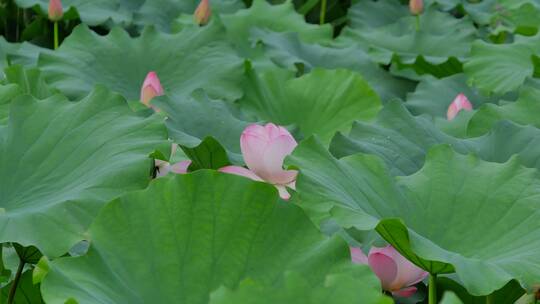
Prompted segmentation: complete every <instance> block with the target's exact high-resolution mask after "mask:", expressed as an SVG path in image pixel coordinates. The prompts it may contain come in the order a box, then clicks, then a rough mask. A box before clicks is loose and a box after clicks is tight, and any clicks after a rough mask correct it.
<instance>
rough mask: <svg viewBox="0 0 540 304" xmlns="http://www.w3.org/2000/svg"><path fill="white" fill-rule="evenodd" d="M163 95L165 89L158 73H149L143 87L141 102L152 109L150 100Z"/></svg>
mask: <svg viewBox="0 0 540 304" xmlns="http://www.w3.org/2000/svg"><path fill="white" fill-rule="evenodd" d="M161 95H163V88H162V87H161V82H160V81H159V78H158V76H157V74H156V72H150V73H148V75H146V78H145V79H144V83H143V85H142V87H141V102H142V103H143V104H145V105H146V106H147V107H150V100H152V98H154V97H156V96H161Z"/></svg>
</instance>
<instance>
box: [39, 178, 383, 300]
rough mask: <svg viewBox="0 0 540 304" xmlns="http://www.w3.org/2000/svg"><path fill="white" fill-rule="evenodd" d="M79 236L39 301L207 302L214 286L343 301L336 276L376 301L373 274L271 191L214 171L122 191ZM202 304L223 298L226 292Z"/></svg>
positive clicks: (47, 280)
mask: <svg viewBox="0 0 540 304" xmlns="http://www.w3.org/2000/svg"><path fill="white" fill-rule="evenodd" d="M88 234H89V237H90V239H91V246H90V249H89V252H88V254H87V255H85V256H81V257H77V258H60V259H58V260H56V261H53V262H52V264H51V270H50V272H49V273H48V274H47V275H46V277H45V279H44V281H43V283H42V288H41V290H42V293H43V297H44V299H45V301H46V302H47V303H53V304H54V303H64V302H65V301H66V300H68V299H76V301H77V303H80V304H84V303H96V302H100V303H148V302H157V303H172V302H175V303H207V302H208V300H209V299H210V293H211V292H213V291H214V290H216V289H218V288H220V287H222V289H221V292H223V291H224V290H223V288H226V289H231V290H234V289H236V288H237V287H238V284H239V283H240V282H242V281H244V282H243V283H241V284H240V291H239V293H240V294H238V295H236V294H233V295H232V297H233V298H234V296H239V297H242V296H243V293H244V292H246V293H251V292H259V291H260V290H255V291H252V290H250V289H249V288H248V287H249V286H248V285H250V284H255V285H259V284H260V286H261V288H262V289H263V291H264V292H265V294H267V293H268V291H269V290H274V291H275V293H277V294H279V293H282V294H283V295H284V296H285V298H288V294H287V293H289V292H290V293H292V295H294V296H299V295H301V296H305V295H307V294H312V295H313V298H314V299H317V298H318V297H319V294H317V293H320V294H321V296H325V295H328V293H327V291H325V290H324V289H328V291H330V290H333V291H336V292H337V294H334V296H336V297H339V296H341V293H342V292H343V293H345V295H347V296H348V295H350V291H348V290H343V289H342V288H339V286H334V287H332V285H331V280H332V278H333V277H334V275H339V274H340V273H341V274H343V276H346V278H345V279H344V280H347V281H348V282H349V283H350V284H353V285H355V286H357V284H365V285H366V287H364V288H365V289H367V294H366V295H361V294H356V296H357V297H358V298H359V301H360V302H361V303H381V299H382V295H381V294H380V292H379V291H378V290H379V288H380V287H379V286H378V283H377V282H376V281H377V280H376V279H375V277H374V276H373V274H370V273H369V271H366V269H365V268H364V269H358V267H360V266H357V265H353V264H352V263H350V257H349V252H348V246H347V244H346V243H345V242H344V241H343V240H341V239H339V238H338V237H332V238H327V237H324V236H323V235H321V234H320V232H319V231H318V230H317V229H316V228H315V227H314V226H313V224H312V223H311V222H310V221H309V219H308V218H307V217H306V216H305V214H304V213H303V212H302V210H300V209H299V208H298V207H297V206H294V205H292V204H288V203H284V202H280V201H278V196H277V192H276V190H275V189H274V188H273V187H272V186H271V185H267V184H263V183H259V182H253V181H250V180H249V179H246V178H243V177H238V176H233V175H229V174H222V173H218V172H216V171H208V170H201V171H197V172H195V173H192V174H187V175H177V176H174V177H173V178H161V179H158V180H156V181H154V182H152V183H151V185H150V187H149V188H148V189H146V190H144V191H141V192H135V193H130V194H127V195H125V196H123V197H121V198H119V199H117V200H115V201H113V202H111V203H110V204H108V205H107V206H105V207H104V208H103V210H102V212H101V213H100V215H99V216H98V217H97V218H96V220H95V222H94V223H93V224H92V226H91V228H90V230H89V232H88ZM358 280H360V281H358ZM251 282H252V283H251ZM364 282H365V283H364ZM291 284H292V286H293V287H297V286H298V284H301V287H302V288H303V289H302V290H296V291H295V290H290V289H289V288H290V287H291ZM329 284H330V286H329ZM308 286H309V290H306V288H308ZM319 288H321V289H323V290H321V291H317V290H318V289H319ZM246 289H247V290H246ZM308 292H309V293H308ZM377 293H379V294H378V295H377ZM223 297H224V298H223ZM212 299H213V300H215V301H216V303H223V302H219V301H220V300H222V301H225V303H226V301H227V300H230V298H229V296H228V295H227V292H226V290H225V295H222V296H219V292H218V295H214V296H213V297H212ZM351 300H354V299H351ZM361 300H365V301H361ZM251 301H253V302H252V303H265V300H264V299H263V298H252V299H251ZM306 302H307V301H306ZM302 303H303V302H302ZM307 303H309V302H307ZM314 303H318V302H314Z"/></svg>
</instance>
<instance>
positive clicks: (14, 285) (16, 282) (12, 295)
mask: <svg viewBox="0 0 540 304" xmlns="http://www.w3.org/2000/svg"><path fill="white" fill-rule="evenodd" d="M23 269H24V261H23V260H22V259H21V260H20V262H19V267H18V268H17V273H16V274H15V279H13V283H12V285H11V288H10V289H9V295H8V300H7V304H13V301H14V300H15V292H16V291H17V285H19V280H20V279H21V275H22V272H23Z"/></svg>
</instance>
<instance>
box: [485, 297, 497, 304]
mask: <svg viewBox="0 0 540 304" xmlns="http://www.w3.org/2000/svg"><path fill="white" fill-rule="evenodd" d="M486 304H495V301H494V300H493V295H488V296H486Z"/></svg>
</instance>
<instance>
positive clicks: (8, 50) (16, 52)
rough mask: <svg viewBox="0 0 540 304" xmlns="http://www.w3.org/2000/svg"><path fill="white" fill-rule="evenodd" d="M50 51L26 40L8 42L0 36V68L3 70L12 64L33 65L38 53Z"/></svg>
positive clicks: (35, 62)
mask: <svg viewBox="0 0 540 304" xmlns="http://www.w3.org/2000/svg"><path fill="white" fill-rule="evenodd" d="M52 52H53V51H52V50H49V49H46V48H42V47H39V46H36V45H34V44H31V43H28V42H23V43H10V42H7V41H6V39H5V38H4V37H0V57H1V58H0V68H1V69H2V70H3V69H4V68H6V67H8V66H9V65H13V64H20V65H24V66H28V67H33V66H35V65H36V64H37V60H38V56H39V54H40V53H52ZM3 76H4V75H2V76H0V77H3Z"/></svg>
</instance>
